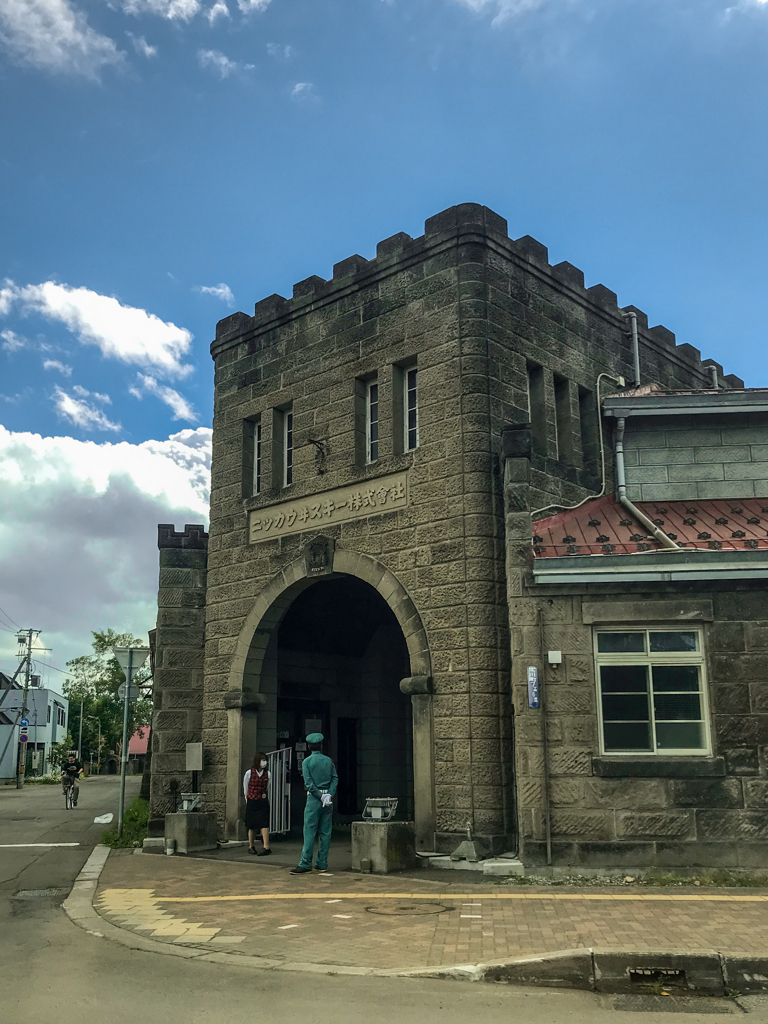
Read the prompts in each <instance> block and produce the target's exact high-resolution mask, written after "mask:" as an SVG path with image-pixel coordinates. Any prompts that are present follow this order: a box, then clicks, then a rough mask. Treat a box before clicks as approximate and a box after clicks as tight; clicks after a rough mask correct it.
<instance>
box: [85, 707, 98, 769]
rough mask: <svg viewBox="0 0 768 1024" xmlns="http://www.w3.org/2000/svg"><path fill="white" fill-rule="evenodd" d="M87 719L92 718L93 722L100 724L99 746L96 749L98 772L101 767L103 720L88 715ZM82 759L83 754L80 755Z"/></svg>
mask: <svg viewBox="0 0 768 1024" xmlns="http://www.w3.org/2000/svg"><path fill="white" fill-rule="evenodd" d="M85 717H86V718H90V719H91V721H93V722H98V723H99V744H98V746H97V747H96V770H97V771H98V770H99V768H100V767H101V719H100V718H97V717H96V715H86V716H85ZM80 757H81V759H82V754H81V755H80Z"/></svg>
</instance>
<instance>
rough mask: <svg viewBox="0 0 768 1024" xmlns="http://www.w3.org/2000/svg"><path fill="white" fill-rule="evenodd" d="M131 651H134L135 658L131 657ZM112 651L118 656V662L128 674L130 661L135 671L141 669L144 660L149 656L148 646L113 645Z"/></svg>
mask: <svg viewBox="0 0 768 1024" xmlns="http://www.w3.org/2000/svg"><path fill="white" fill-rule="evenodd" d="M131 651H133V658H131V656H130V655H131ZM112 653H113V654H114V656H115V658H117V663H118V665H119V666H120V668H121V669H122V670H123V672H124V673H125V675H126V676H127V675H128V662H129V661H130V663H131V670H132V671H133V672H135V671H136V670H137V669H140V668H141V666H142V665H143V664H144V662H145V661H146V660H147V658H148V657H149V648H148V647H113V648H112Z"/></svg>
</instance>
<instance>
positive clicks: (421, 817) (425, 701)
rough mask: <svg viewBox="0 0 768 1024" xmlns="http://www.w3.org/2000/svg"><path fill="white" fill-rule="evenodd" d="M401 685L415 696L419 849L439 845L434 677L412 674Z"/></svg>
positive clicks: (415, 808) (415, 777)
mask: <svg viewBox="0 0 768 1024" xmlns="http://www.w3.org/2000/svg"><path fill="white" fill-rule="evenodd" d="M400 689H401V691H402V692H403V693H407V694H408V695H409V696H410V698H411V710H412V714H413V806H414V817H415V819H416V849H417V850H427V851H431V850H433V849H434V847H435V828H436V816H435V730H434V722H433V718H432V677H431V676H408V677H407V678H405V679H401V680H400Z"/></svg>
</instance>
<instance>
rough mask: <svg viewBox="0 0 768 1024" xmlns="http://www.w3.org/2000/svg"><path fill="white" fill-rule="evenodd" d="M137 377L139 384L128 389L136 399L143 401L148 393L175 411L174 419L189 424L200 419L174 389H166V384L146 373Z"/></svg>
mask: <svg viewBox="0 0 768 1024" xmlns="http://www.w3.org/2000/svg"><path fill="white" fill-rule="evenodd" d="M137 376H138V384H134V385H133V386H132V387H130V388H129V389H128V391H129V392H130V394H132V395H133V396H134V398H139V399H141V398H143V397H144V395H145V394H146V393H149V394H150V395H155V396H156V397H157V398H159V399H160V401H161V402H165V404H166V405H167V406H168V407H169V408H170V409H172V410H173V418H174V419H175V420H186V421H187V422H188V423H195V422H197V420H199V419H200V417H199V416H198V415H197V413H196V412H195V410H194V409H193V408H192V406H191V405H190V404H189V402H188V401H187V400H186V398H184V396H183V395H180V394H179V392H178V391H174V390H173V388H169V387H166V386H165V385H164V384H158V382H157V381H156V380H155V378H154V377H149V376H147V375H146V374H144V373H140V374H138V375H137Z"/></svg>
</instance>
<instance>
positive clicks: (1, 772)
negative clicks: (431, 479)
mask: <svg viewBox="0 0 768 1024" xmlns="http://www.w3.org/2000/svg"><path fill="white" fill-rule="evenodd" d="M31 683H32V685H31V686H30V688H29V694H28V697H27V707H28V709H29V710H28V713H27V718H28V719H29V728H28V736H29V741H28V742H27V768H26V771H27V774H28V775H42V774H44V773H45V772H47V771H48V769H49V763H48V758H49V756H50V752H51V746H52V745H53V744H54V743H61V741H62V740H63V739H64V737H65V736H66V735H67V725H68V722H69V701H68V700H67V698H66V697H64V696H63V695H62V694H60V693H57V692H56V691H55V690H51V689H47V688H45V687H42V686H40V677H39V676H32V677H31ZM3 697H5V700H3V703H2V704H1V705H0V785H7V784H9V783H14V782H15V780H16V765H17V756H18V749H19V730H20V722H21V717H22V715H21V707H22V701H23V698H24V688H23V685H21V684H20V683H19V682H18V680H17V681H16V682H11V679H10V678H9V677H8V676H6V675H4V674H3V673H2V672H0V699H2V698H3Z"/></svg>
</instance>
